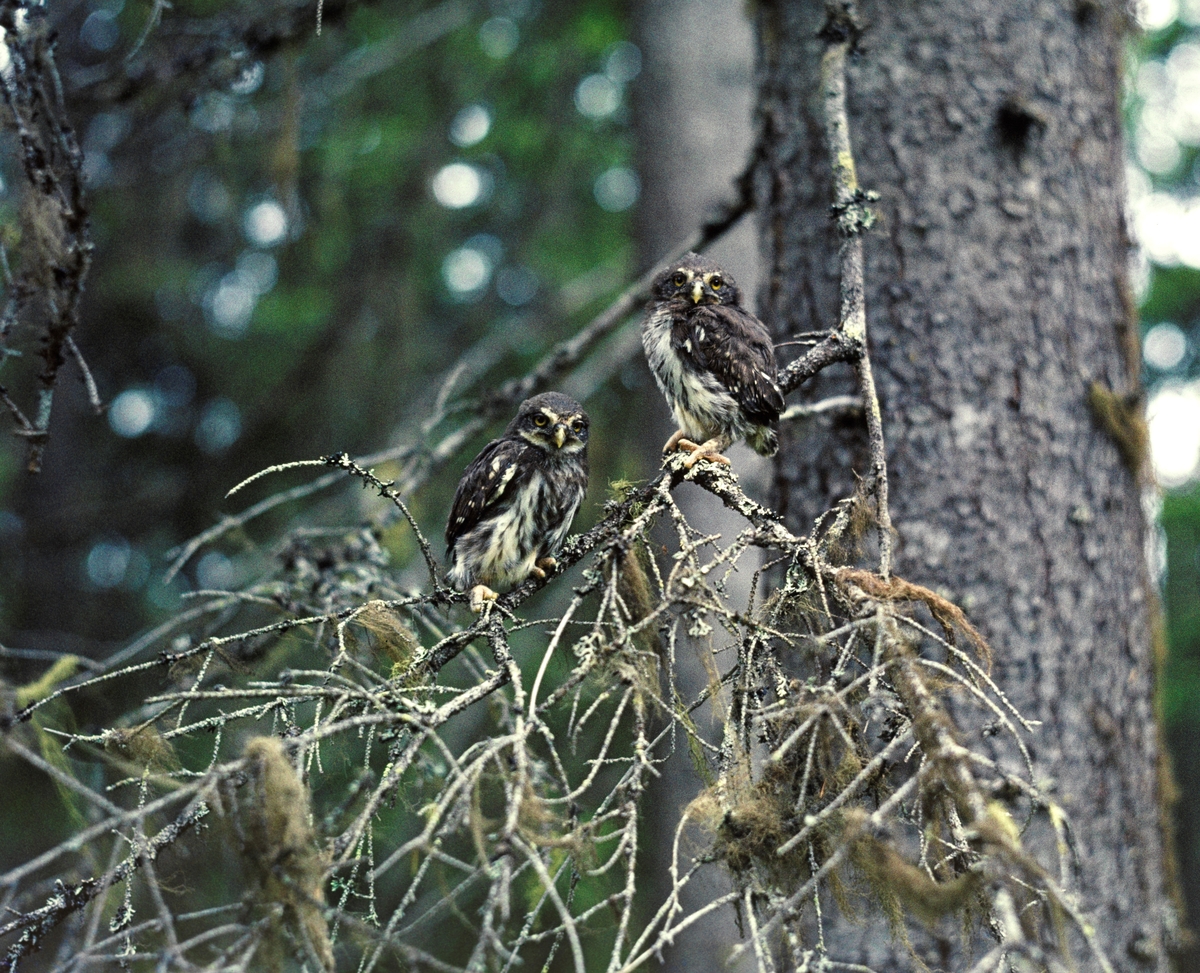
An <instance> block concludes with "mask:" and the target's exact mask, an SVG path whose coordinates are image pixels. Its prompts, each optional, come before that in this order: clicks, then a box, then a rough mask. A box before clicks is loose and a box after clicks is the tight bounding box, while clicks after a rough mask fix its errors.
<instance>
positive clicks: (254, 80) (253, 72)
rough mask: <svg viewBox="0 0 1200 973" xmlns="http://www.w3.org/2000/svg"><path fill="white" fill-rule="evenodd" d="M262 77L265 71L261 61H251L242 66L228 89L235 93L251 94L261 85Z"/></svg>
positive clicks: (264, 75)
mask: <svg viewBox="0 0 1200 973" xmlns="http://www.w3.org/2000/svg"><path fill="white" fill-rule="evenodd" d="M264 77H266V71H265V70H264V68H263V63H262V61H253V62H251V63H250V64H247V65H246V66H245V67H244V68H242V73H241V74H239V75H238V76H237V77H236V78H235V79H234V80H233V83H232V84H230V86H229V90H230V91H232V92H233V93H234V94H235V95H252V94H254V92H256V91H257V90H258V89H259V88H261V87H262V83H263V78H264Z"/></svg>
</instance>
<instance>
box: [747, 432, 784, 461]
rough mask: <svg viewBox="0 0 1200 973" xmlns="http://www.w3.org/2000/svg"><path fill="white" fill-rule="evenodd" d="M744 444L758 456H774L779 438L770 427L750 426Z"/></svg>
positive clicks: (777, 448) (777, 449)
mask: <svg viewBox="0 0 1200 973" xmlns="http://www.w3.org/2000/svg"><path fill="white" fill-rule="evenodd" d="M746 442H748V443H749V444H750V448H751V449H753V450H754V451H755V452H756V453H758V455H759V456H774V455H775V454H776V453H778V452H779V436H777V435H776V434H775V430H774V429H772V428H771V427H770V426H751V427H750V431H749V432H748V433H747V434H746Z"/></svg>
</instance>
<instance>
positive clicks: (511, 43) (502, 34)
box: [479, 17, 521, 61]
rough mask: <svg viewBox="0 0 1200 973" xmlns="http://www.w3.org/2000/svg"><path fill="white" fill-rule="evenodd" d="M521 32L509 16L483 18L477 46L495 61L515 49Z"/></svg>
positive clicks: (500, 59) (502, 58)
mask: <svg viewBox="0 0 1200 973" xmlns="http://www.w3.org/2000/svg"><path fill="white" fill-rule="evenodd" d="M520 39H521V33H520V31H519V30H517V25H516V24H515V23H514V22H513V21H512V19H511V18H509V17H492V18H491V19H490V20H485V21H484V22H483V24H482V26H480V28H479V46H480V48H482V49H483V53H484V54H486V55H487V56H488V57H490V58H494V59H495V60H497V61H502V60H504V58H506V57H508V56H509V55H510V54H512V52H513V51H515V50H516V49H517V42H518V41H519V40H520Z"/></svg>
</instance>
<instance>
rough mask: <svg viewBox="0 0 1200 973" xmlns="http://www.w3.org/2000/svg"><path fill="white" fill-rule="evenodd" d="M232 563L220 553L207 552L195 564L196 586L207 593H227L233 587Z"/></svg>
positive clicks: (233, 573)
mask: <svg viewBox="0 0 1200 973" xmlns="http://www.w3.org/2000/svg"><path fill="white" fill-rule="evenodd" d="M234 580H235V572H234V569H233V562H232V561H231V560H229V558H227V557H226V556H225V555H224V554H222V553H221V552H220V551H207V552H206V553H205V554H204V555H203V556H202V557H201V558H200V560H199V561H197V562H196V585H197V587H199V588H201V589H204V590H208V591H228V590H229V589H230V588H232V587H233V582H234Z"/></svg>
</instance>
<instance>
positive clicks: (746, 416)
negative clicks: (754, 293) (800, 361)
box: [642, 253, 783, 467]
mask: <svg viewBox="0 0 1200 973" xmlns="http://www.w3.org/2000/svg"><path fill="white" fill-rule="evenodd" d="M651 293H652V295H653V296H652V297H651V298H650V304H649V305H648V306H647V309H646V310H647V316H646V320H645V322H644V323H643V325H642V346H643V347H644V348H645V349H646V358H647V360H648V361H649V363H650V370H651V371H652V372H653V373H654V378H655V379H656V380H657V381H658V387H659V388H660V389H662V393H663V395H665V396H666V398H667V404H668V405H669V406H670V407H671V411H672V412H673V413H674V414H675V421H676V422H677V423H679V430H678V431H677V432H676V433H675V434H674V435H673V436H672V437H671V438H670V439H668V440H667V443H666V445H665V446H664V447H663V452H669V451H670V450H672V449H685V450H687V451H688V452H690V453H691V456H689V457H688V458H687V460H686V465H687V466H689V467H690V466H692V465H693V464H695V463H696V462H697V461H698V460H700V459H702V458H703V459H710V460H713V461H715V462H718V463H725V464H727V465H728V463H729V460H728V459H727V458H726V457H724V456H722V455H721V451H722V450H724V449H727V448H728V447H729V445H730V444H731V443H733V441H734V440H735V439H743V438H744V439H745V440H746V441H747V442H748V443H749V444H750V446H751V447H753V449H754V451H755V452H756V453H761V454H762V455H763V456H773V455H775V452H776V450H778V449H779V439H778V437H777V436H776V435H775V430H774V429H772V428H771V424H772V423H773V422H775V421H776V420H777V419H778V418H779V413H780V412H782V411H783V393H782V392H781V391H780V389H779V383H778V381H777V378H776V376H777V370H776V366H775V349H774V346H773V345H772V344H771V337H770V335H769V334H768V332H767V328H766V325H764V324H763V323H762V322H761V321H760V320H758V318H756V317H755V316H754V315H753V314H751V313H750V312H749V311H747V310H745V308H743V307H742V305H741V301H740V297H741V296H740V294H739V293H738V288H737V284H736V283H735V282H734V280H733V278H732V277H730V276H729V275H728V274H727V273H725V271H723V270H722V269H721V268H720V267H718V266H717V265H716V264H715V263H712V262H711V261H709V260H706V259H705V258H704V257H702V256H700V255H699V254H697V253H688V254H685V255H684V257H683V259H682V260H680V261H679V263H678V265H677V266H675V267H673V268H671V269H669V270H666V271H664V272H663V273H662V274H659V276H658V277H657V278H655V281H654V284H653V285H652V289H651Z"/></svg>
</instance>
